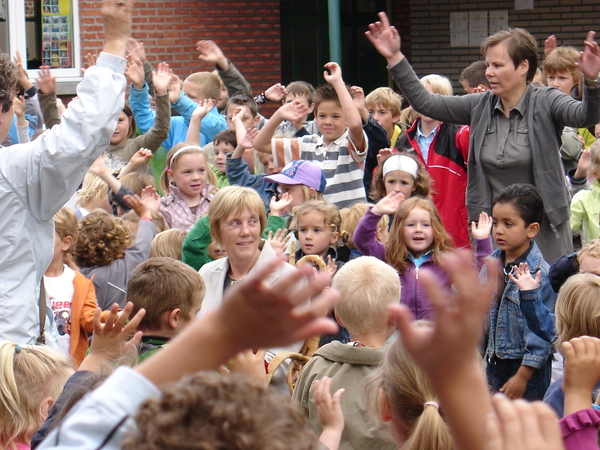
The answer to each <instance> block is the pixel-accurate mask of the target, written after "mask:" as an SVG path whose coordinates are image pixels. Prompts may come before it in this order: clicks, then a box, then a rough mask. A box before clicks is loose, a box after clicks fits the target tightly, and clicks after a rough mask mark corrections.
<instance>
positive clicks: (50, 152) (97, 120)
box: [0, 52, 126, 221]
mask: <svg viewBox="0 0 600 450" xmlns="http://www.w3.org/2000/svg"><path fill="white" fill-rule="evenodd" d="M125 65H126V60H125V59H124V58H119V57H117V56H114V55H111V54H108V53H104V52H103V53H101V54H100V57H99V58H98V63H97V64H96V65H95V66H94V67H92V68H90V69H88V70H87V71H86V73H85V76H84V78H83V81H82V82H81V83H80V84H79V86H78V88H77V96H78V99H77V100H74V101H72V102H71V103H70V104H69V108H68V109H67V111H66V112H65V114H64V115H63V120H62V122H61V123H60V125H57V126H55V127H53V128H52V129H50V130H47V131H46V132H45V133H44V134H42V135H41V136H40V137H39V138H38V139H36V140H35V141H33V142H30V143H28V144H17V145H13V146H10V147H7V148H5V149H3V151H2V152H0V178H1V179H2V182H3V183H6V184H7V185H8V186H10V189H11V190H12V191H13V192H14V193H15V195H16V196H17V198H18V199H19V201H20V202H21V203H22V204H23V205H24V206H25V208H27V209H28V210H29V212H30V213H31V214H32V215H33V217H35V218H36V219H37V220H42V221H46V220H51V219H52V218H53V216H54V214H55V213H56V211H58V210H59V209H60V208H61V207H62V206H63V205H64V204H65V203H66V202H67V200H69V198H70V197H71V195H73V192H75V190H76V189H77V186H79V184H80V183H81V180H82V179H83V177H84V175H85V173H86V172H87V169H88V168H89V167H90V165H91V164H92V163H93V162H94V160H95V159H96V158H97V157H98V156H100V154H101V153H102V152H103V151H105V150H106V147H107V146H108V143H109V141H110V137H111V136H112V134H113V132H114V130H115V125H116V121H117V117H118V115H119V112H120V111H121V110H122V109H123V104H124V96H125V77H124V76H123V72H124V70H125Z"/></svg>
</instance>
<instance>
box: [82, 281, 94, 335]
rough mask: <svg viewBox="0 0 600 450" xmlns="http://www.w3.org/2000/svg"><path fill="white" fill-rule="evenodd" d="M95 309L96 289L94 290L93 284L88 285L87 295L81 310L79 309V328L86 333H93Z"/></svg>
mask: <svg viewBox="0 0 600 450" xmlns="http://www.w3.org/2000/svg"><path fill="white" fill-rule="evenodd" d="M97 307H98V303H96V289H95V288H94V283H90V286H89V289H88V291H87V295H86V296H85V300H84V302H83V308H82V309H81V317H80V319H79V323H80V325H81V328H83V329H84V330H85V331H87V332H88V333H92V332H93V331H94V314H95V313H96V308H97Z"/></svg>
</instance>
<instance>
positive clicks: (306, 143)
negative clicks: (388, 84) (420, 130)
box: [254, 62, 368, 208]
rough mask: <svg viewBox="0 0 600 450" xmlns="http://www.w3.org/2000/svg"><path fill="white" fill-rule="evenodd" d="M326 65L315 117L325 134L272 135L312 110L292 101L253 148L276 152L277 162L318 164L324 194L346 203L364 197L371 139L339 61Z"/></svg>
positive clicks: (337, 202) (317, 93) (332, 200)
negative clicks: (299, 161) (324, 183)
mask: <svg viewBox="0 0 600 450" xmlns="http://www.w3.org/2000/svg"><path fill="white" fill-rule="evenodd" d="M325 68H326V69H328V70H326V71H325V72H324V74H323V75H324V77H325V81H327V82H328V84H325V85H323V86H320V87H319V88H317V90H316V91H315V101H314V103H315V122H316V124H317V127H318V128H319V131H320V132H321V134H322V135H321V136H319V135H315V134H312V135H308V136H303V137H301V138H283V139H273V134H274V132H275V130H276V129H277V127H278V126H279V124H280V123H281V122H282V121H284V120H290V121H292V122H293V121H297V120H300V119H301V118H302V117H304V116H306V115H307V114H308V111H309V109H308V107H307V106H306V105H305V104H304V103H302V102H301V101H299V100H294V101H293V102H291V103H288V104H286V105H283V106H282V107H281V108H279V109H278V110H277V111H275V113H274V114H273V116H272V117H271V119H270V120H269V121H268V122H267V123H266V124H265V126H264V127H263V128H262V129H261V130H260V132H259V133H258V136H256V139H255V140H254V148H255V149H256V150H257V151H259V152H262V153H272V154H273V160H274V164H275V166H277V167H282V166H284V165H286V164H288V163H290V162H291V161H295V160H299V159H304V160H309V161H313V162H315V163H317V164H318V165H319V166H320V168H321V170H323V172H324V173H325V177H326V178H327V186H326V187H325V191H324V193H323V195H324V197H325V199H326V200H327V201H328V202H329V203H333V204H334V205H336V206H337V207H338V208H344V207H347V206H351V205H352V204H354V203H357V202H364V201H366V195H365V189H364V186H363V181H362V179H363V173H364V172H363V163H364V160H365V156H366V152H367V145H368V139H367V136H366V135H365V133H364V132H363V129H362V120H361V118H360V114H359V112H358V109H357V108H356V106H355V105H354V102H353V101H352V96H351V95H350V92H349V91H348V88H347V87H346V84H345V83H344V80H343V79H342V70H341V68H340V66H339V65H338V64H337V63H333V62H332V63H327V64H325Z"/></svg>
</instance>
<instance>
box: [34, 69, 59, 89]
mask: <svg viewBox="0 0 600 450" xmlns="http://www.w3.org/2000/svg"><path fill="white" fill-rule="evenodd" d="M37 84H38V87H39V89H40V91H41V92H42V94H52V93H53V92H56V77H55V76H54V75H52V74H51V73H50V66H40V70H39V72H38V79H37Z"/></svg>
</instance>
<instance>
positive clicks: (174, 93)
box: [169, 74, 181, 103]
mask: <svg viewBox="0 0 600 450" xmlns="http://www.w3.org/2000/svg"><path fill="white" fill-rule="evenodd" d="M180 95H181V80H180V79H179V77H178V76H177V75H175V74H171V90H170V92H169V101H170V102H171V103H177V100H179V96H180Z"/></svg>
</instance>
